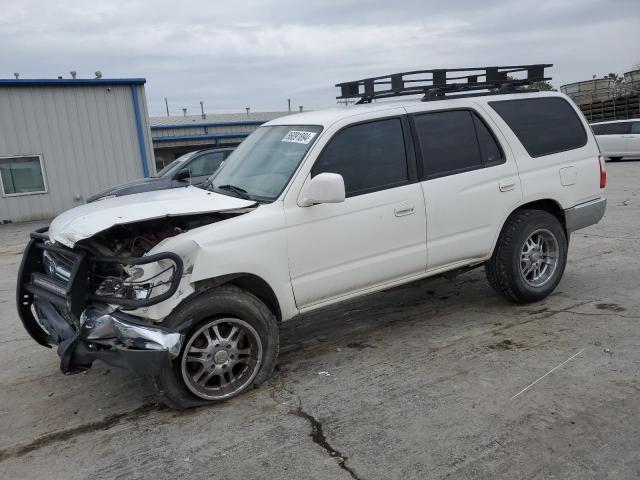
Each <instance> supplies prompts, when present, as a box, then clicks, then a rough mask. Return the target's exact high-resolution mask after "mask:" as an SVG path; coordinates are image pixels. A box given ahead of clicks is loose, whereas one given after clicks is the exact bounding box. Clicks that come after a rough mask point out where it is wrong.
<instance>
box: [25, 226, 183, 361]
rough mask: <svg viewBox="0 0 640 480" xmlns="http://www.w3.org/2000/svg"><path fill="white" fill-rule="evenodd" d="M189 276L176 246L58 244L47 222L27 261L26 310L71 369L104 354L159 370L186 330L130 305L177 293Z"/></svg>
mask: <svg viewBox="0 0 640 480" xmlns="http://www.w3.org/2000/svg"><path fill="white" fill-rule="evenodd" d="M138 241H139V240H138ZM147 241H148V239H147ZM128 253H131V252H128ZM150 267H151V268H150ZM147 271H152V272H155V273H153V274H151V276H149V275H148V274H147V273H146V272H147ZM182 276H183V261H182V259H181V258H180V257H179V256H178V255H176V254H175V253H172V252H162V253H157V254H151V255H144V256H119V255H111V256H108V255H101V254H100V253H99V252H96V251H95V250H94V249H92V248H91V242H87V243H86V244H84V245H79V246H78V247H76V248H73V249H70V248H67V247H63V246H60V245H56V244H53V243H51V242H50V241H49V237H48V236H47V233H46V229H41V230H39V231H36V232H33V233H32V234H31V239H30V241H29V243H28V245H27V248H26V250H25V253H24V256H23V259H22V264H21V266H20V271H19V274H18V288H17V305H18V313H19V316H20V319H21V320H22V323H23V324H24V326H25V329H26V330H27V331H28V332H29V334H30V335H31V337H33V339H34V340H36V341H37V342H38V343H40V344H41V345H44V346H47V347H51V346H52V345H57V347H58V355H59V356H60V359H61V364H60V368H61V370H62V371H63V372H64V373H67V374H70V373H77V372H79V371H82V370H85V369H87V368H89V367H90V366H91V364H92V363H93V361H94V360H96V359H100V360H103V361H105V362H107V363H109V364H112V365H115V366H121V367H128V368H130V369H132V370H134V371H138V372H140V373H154V371H159V369H161V368H164V366H165V365H166V363H167V362H169V361H170V360H171V359H173V358H175V357H176V356H177V355H178V354H179V352H180V348H181V345H182V338H183V335H182V334H181V333H180V332H172V331H168V330H167V329H164V328H162V327H160V326H157V325H153V324H150V323H148V322H145V321H143V320H142V319H140V318H139V317H135V316H133V315H130V314H128V313H126V310H127V309H129V310H135V309H138V308H143V307H148V306H151V305H155V304H158V303H160V302H162V301H164V300H166V299H168V298H170V297H171V296H172V295H174V293H175V292H176V290H177V289H178V286H179V284H180V282H181V280H182Z"/></svg>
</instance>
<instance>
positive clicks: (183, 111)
mask: <svg viewBox="0 0 640 480" xmlns="http://www.w3.org/2000/svg"><path fill="white" fill-rule="evenodd" d="M182 116H183V117H186V116H187V109H186V108H184V107H183V108H182Z"/></svg>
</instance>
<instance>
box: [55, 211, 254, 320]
mask: <svg viewBox="0 0 640 480" xmlns="http://www.w3.org/2000/svg"><path fill="white" fill-rule="evenodd" d="M242 213H246V210H245V211H235V212H220V213H209V214H197V215H182V216H173V217H163V218H157V219H152V220H145V221H140V222H136V223H132V224H124V225H115V226H113V227H111V228H109V229H107V230H105V231H102V232H100V233H98V234H96V235H94V236H93V237H91V238H88V239H86V240H82V241H80V242H78V243H77V244H76V249H78V250H82V251H85V252H87V254H88V255H87V257H88V272H87V278H88V283H89V285H88V287H89V290H90V291H91V292H92V295H91V297H93V299H94V300H98V301H101V302H105V303H112V304H118V305H121V306H122V307H124V308H134V309H135V308H138V307H139V306H142V305H145V304H151V303H156V302H153V301H152V299H153V300H157V301H162V299H163V298H165V297H166V296H167V294H168V293H173V291H174V290H175V286H176V284H177V282H179V280H180V277H181V275H182V273H183V265H182V261H181V259H180V258H179V257H178V256H177V255H175V254H171V253H163V254H158V255H159V258H155V257H158V255H147V254H148V252H149V251H151V250H152V249H153V248H154V247H155V246H157V245H158V244H159V243H160V242H162V241H164V240H166V239H169V238H172V237H175V236H177V235H180V234H182V233H185V232H187V231H189V230H192V229H194V228H198V227H201V226H204V225H209V224H212V223H216V222H219V221H221V220H225V219H228V218H231V217H234V216H237V215H241V214H242ZM54 256H55V257H58V258H54ZM59 260H60V258H59V256H57V255H55V254H53V255H52V254H50V255H49V261H52V263H53V264H54V265H59V264H60V261H59Z"/></svg>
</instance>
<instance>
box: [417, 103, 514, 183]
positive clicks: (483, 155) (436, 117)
mask: <svg viewBox="0 0 640 480" xmlns="http://www.w3.org/2000/svg"><path fill="white" fill-rule="evenodd" d="M413 121H414V125H415V129H416V135H417V138H418V143H419V144H420V153H421V155H422V164H423V173H424V177H425V178H437V177H442V176H445V175H453V174H456V173H462V172H467V171H470V170H475V169H478V168H482V167H484V166H491V165H496V164H499V163H503V162H504V155H503V154H502V150H501V149H500V147H499V146H498V144H497V142H496V140H495V138H494V137H493V135H492V134H491V132H490V131H489V129H488V128H487V126H486V125H485V124H484V122H483V121H482V120H480V118H479V117H478V116H477V115H476V114H475V113H472V112H470V111H469V110H452V111H446V112H433V113H424V114H419V115H415V116H414V117H413Z"/></svg>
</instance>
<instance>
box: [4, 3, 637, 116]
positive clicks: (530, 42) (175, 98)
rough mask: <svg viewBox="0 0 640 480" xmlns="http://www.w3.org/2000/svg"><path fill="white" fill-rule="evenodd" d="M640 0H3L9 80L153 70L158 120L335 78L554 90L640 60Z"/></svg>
mask: <svg viewBox="0 0 640 480" xmlns="http://www.w3.org/2000/svg"><path fill="white" fill-rule="evenodd" d="M639 26H640V0H608V1H605V0H555V1H544V0H537V1H536V0H529V1H500V0H451V1H442V0H439V1H429V0H409V1H404V2H403V1H399V0H395V1H394V0H342V1H329V0H297V1H292V0H283V1H275V0H272V1H269V0H256V1H241V0H228V1H222V0H206V1H205V0H183V1H181V2H180V1H176V0H171V1H165V0H138V1H135V0H102V1H92V0H49V1H35V0H19V1H16V0H0V69H1V70H0V77H1V78H9V77H12V76H13V72H20V74H21V77H23V78H34V77H35V78H43V77H46V78H55V77H57V76H58V75H63V76H65V77H68V76H69V73H68V72H69V71H70V70H76V71H77V72H78V75H79V76H80V77H92V76H93V72H95V71H96V70H101V71H102V72H103V74H104V76H105V77H145V78H146V79H147V86H146V91H147V102H148V105H149V110H150V113H151V115H162V114H164V97H168V98H169V104H170V107H171V109H172V114H176V115H177V114H181V108H182V107H187V108H188V112H189V113H193V114H196V113H199V108H200V107H199V101H200V100H202V101H204V103H205V109H206V110H207V111H209V112H231V111H244V107H247V106H249V107H251V109H252V111H274V110H285V109H286V105H287V98H291V99H292V104H293V105H294V106H297V105H304V106H305V108H321V107H327V106H333V105H335V96H336V95H337V94H338V92H337V89H336V88H335V87H333V85H334V84H335V83H337V82H340V81H347V80H354V79H358V78H363V77H366V76H370V75H380V74H387V73H392V72H394V71H403V70H405V71H406V70H413V69H426V68H438V67H449V68H452V67H464V66H485V65H513V64H520V63H553V64H554V67H553V69H552V70H551V74H552V76H553V77H554V79H553V81H552V84H553V85H554V86H556V87H559V86H560V85H562V84H565V83H569V82H574V81H578V80H584V79H589V78H591V76H592V75H593V74H596V75H598V76H601V75H604V74H607V73H609V72H616V73H619V74H622V73H624V72H626V71H629V70H631V68H632V66H633V65H635V64H638V63H640V40H639V30H638V28H639Z"/></svg>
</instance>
